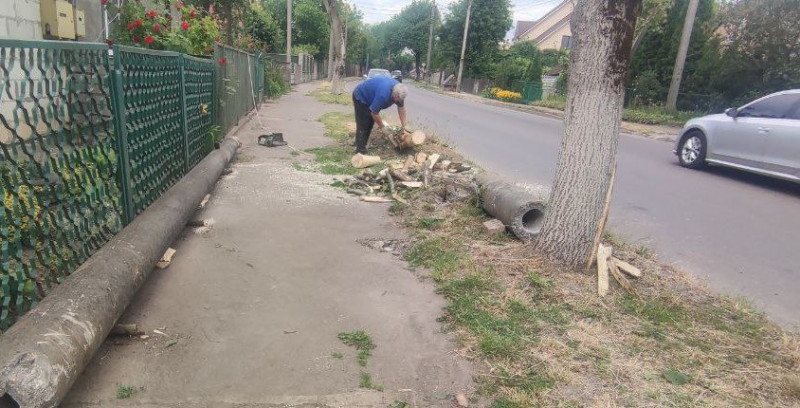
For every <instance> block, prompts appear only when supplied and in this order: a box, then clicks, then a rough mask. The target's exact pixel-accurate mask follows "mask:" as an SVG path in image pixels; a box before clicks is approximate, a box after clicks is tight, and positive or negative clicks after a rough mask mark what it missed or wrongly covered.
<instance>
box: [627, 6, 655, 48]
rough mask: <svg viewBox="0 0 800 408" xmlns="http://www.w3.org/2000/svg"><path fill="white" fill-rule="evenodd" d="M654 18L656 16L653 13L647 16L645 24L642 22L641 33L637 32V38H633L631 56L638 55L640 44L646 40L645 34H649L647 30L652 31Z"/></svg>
mask: <svg viewBox="0 0 800 408" xmlns="http://www.w3.org/2000/svg"><path fill="white" fill-rule="evenodd" d="M653 20H655V16H654V15H653V14H651V15H649V16H647V18H646V19H645V20H644V24H642V27H641V29H640V30H639V33H638V34H636V38H634V40H633V46H632V47H631V57H633V56H635V55H636V51H637V50H638V49H639V46H640V45H642V40H644V36H646V35H647V32H648V31H650V26H651V25H652V24H653Z"/></svg>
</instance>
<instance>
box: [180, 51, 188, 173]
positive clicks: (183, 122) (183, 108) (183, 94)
mask: <svg viewBox="0 0 800 408" xmlns="http://www.w3.org/2000/svg"><path fill="white" fill-rule="evenodd" d="M178 63H179V65H180V70H181V133H182V134H183V174H184V175H186V174H187V173H189V125H188V123H187V118H186V109H187V107H186V60H185V59H184V58H183V54H181V55H180V56H178Z"/></svg>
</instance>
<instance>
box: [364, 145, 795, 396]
mask: <svg viewBox="0 0 800 408" xmlns="http://www.w3.org/2000/svg"><path fill="white" fill-rule="evenodd" d="M376 142H377V144H376V145H373V146H372V147H371V148H370V151H371V152H374V153H373V154H380V155H382V157H383V158H384V159H400V158H402V156H400V155H398V154H396V153H394V150H393V149H391V148H390V147H388V146H385V145H383V144H381V142H380V141H379V140H376ZM424 151H426V152H428V153H433V152H437V153H440V154H443V155H444V156H447V157H449V158H452V159H453V160H459V156H458V154H456V153H455V152H453V151H452V150H451V149H449V148H448V147H447V146H446V145H443V144H441V143H432V144H427V145H426V146H425V147H424ZM442 190H443V187H442V186H441V185H434V186H433V187H432V188H429V189H427V190H420V191H416V192H414V193H412V194H411V195H410V196H407V197H406V200H408V201H409V204H410V205H404V204H400V203H396V204H394V205H393V206H392V207H391V212H392V213H393V214H395V215H396V216H398V220H399V222H400V223H401V224H402V225H403V226H404V227H406V228H408V229H409V231H411V233H412V235H413V237H414V239H415V241H416V243H415V244H414V245H413V246H412V247H411V248H410V249H409V250H407V251H406V253H405V254H404V256H405V259H406V260H407V261H408V262H409V263H410V265H411V266H413V267H417V268H419V269H418V273H419V274H420V275H421V276H423V277H425V278H430V279H433V280H434V281H435V282H436V285H437V288H438V290H439V292H440V293H441V294H442V295H444V296H445V297H446V298H447V300H448V306H447V308H446V310H445V316H444V317H443V323H444V324H445V327H446V329H447V330H449V331H451V332H453V333H454V334H455V336H456V338H457V339H458V344H459V353H460V354H462V355H464V356H466V357H468V358H470V359H472V360H474V361H475V362H476V363H477V364H476V367H478V373H477V374H476V378H477V379H478V381H479V385H480V388H479V389H480V392H481V394H482V396H483V397H485V398H487V399H490V400H493V402H492V404H491V406H492V407H496V408H500V407H617V406H620V407H797V406H800V374H799V373H800V371H798V368H799V367H800V342H799V341H798V337H797V336H795V335H793V334H788V333H785V332H783V331H782V330H781V329H780V328H779V327H777V326H776V325H774V324H772V323H771V322H769V321H768V320H767V319H766V318H765V317H764V316H763V315H762V314H761V313H759V312H757V311H755V310H753V309H752V308H751V307H750V306H749V305H748V304H747V303H746V302H744V301H742V300H740V299H731V298H726V297H721V296H718V295H714V294H712V293H710V292H709V291H708V290H707V289H705V288H704V287H703V286H701V285H699V284H698V283H697V282H695V281H694V280H693V279H692V278H691V277H690V276H689V275H687V274H686V273H684V272H682V271H680V270H676V269H674V268H672V267H670V266H668V265H665V264H663V263H661V262H660V261H659V260H658V259H657V258H656V257H654V256H653V255H652V253H651V251H649V250H646V249H643V248H634V247H630V246H628V245H626V244H625V242H624V241H622V240H621V239H619V238H618V237H616V236H614V235H612V234H607V235H606V236H605V241H606V242H607V243H609V244H611V245H612V246H614V250H615V255H616V256H617V257H619V258H621V259H623V260H626V261H628V262H630V263H632V264H634V265H636V266H638V267H640V268H641V269H642V270H643V272H644V275H643V277H642V278H640V279H636V280H635V281H634V282H633V283H634V286H635V288H636V290H637V292H638V293H637V294H630V293H626V292H625V291H624V290H623V289H622V288H621V287H619V286H618V285H617V284H616V282H613V280H612V290H611V293H610V294H609V296H608V297H606V298H599V297H598V296H597V295H596V277H595V276H594V275H593V274H589V273H579V272H574V271H569V270H564V269H563V268H560V267H558V266H557V265H553V264H551V263H548V262H547V261H545V260H543V259H540V258H539V257H538V256H537V255H536V254H534V253H532V252H531V249H530V247H529V246H527V245H524V244H522V243H520V242H518V241H516V240H515V239H513V238H512V237H511V236H509V235H505V234H503V235H500V236H494V237H491V236H488V235H487V234H486V233H485V231H484V228H483V226H482V225H481V224H482V222H484V221H486V220H488V217H487V216H486V215H485V214H484V212H483V211H482V210H481V209H480V208H479V206H478V205H477V202H476V201H477V199H473V200H472V201H471V202H467V203H447V202H444V201H443V200H442V196H443V194H442V193H443V191H442Z"/></svg>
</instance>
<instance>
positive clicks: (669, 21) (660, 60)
mask: <svg viewBox="0 0 800 408" xmlns="http://www.w3.org/2000/svg"><path fill="white" fill-rule="evenodd" d="M688 3H689V0H675V2H674V4H673V5H672V7H670V9H669V11H668V12H667V13H666V15H665V16H664V17H663V18H664V21H663V24H659V23H658V22H656V23H654V24H653V25H652V26H651V28H650V29H649V30H648V31H647V33H645V35H644V38H643V40H642V45H641V46H640V47H639V49H638V50H637V52H636V55H634V58H633V61H632V62H631V69H630V74H629V81H628V83H629V84H637V83H638V82H639V81H638V78H639V77H640V76H644V77H645V78H646V79H647V81H646V82H647V84H648V89H647V90H646V91H647V94H648V97H649V98H650V99H655V100H657V101H663V100H666V97H667V90H668V89H669V84H670V81H671V80H672V69H673V67H674V65H675V56H676V55H677V53H678V44H679V43H680V37H681V30H682V29H683V21H684V19H685V17H686V10H687V8H688ZM714 14H715V2H714V0H700V3H699V6H698V9H697V17H696V20H695V24H694V28H693V30H692V41H691V43H690V44H689V52H688V54H687V58H686V68H685V74H684V81H685V84H688V83H690V82H691V81H692V75H693V73H694V72H695V71H696V69H697V66H698V64H699V60H700V57H701V55H702V50H703V48H704V47H705V45H706V42H707V41H708V38H709V37H710V36H711V32H712V31H713V29H714V25H713V20H714ZM656 18H657V16H656ZM630 79H632V80H630ZM654 80H655V81H654ZM659 85H660V86H659ZM686 89H687V87H686V86H684V87H683V88H682V92H686ZM636 92H637V93H638V90H637V91H636ZM656 96H657V97H656Z"/></svg>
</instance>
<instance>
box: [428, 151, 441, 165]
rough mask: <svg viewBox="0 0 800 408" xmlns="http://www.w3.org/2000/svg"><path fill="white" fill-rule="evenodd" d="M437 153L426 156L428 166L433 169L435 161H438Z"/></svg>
mask: <svg viewBox="0 0 800 408" xmlns="http://www.w3.org/2000/svg"><path fill="white" fill-rule="evenodd" d="M439 157H440V156H439V153H434V154H432V155H430V156H429V157H428V168H429V169H433V166H435V165H436V162H438V161H439Z"/></svg>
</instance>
